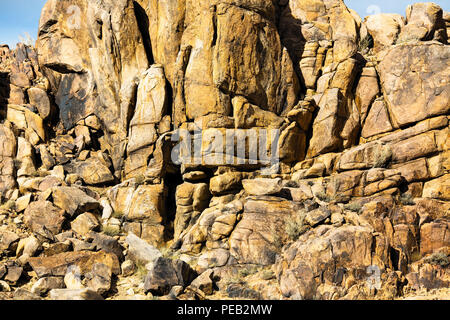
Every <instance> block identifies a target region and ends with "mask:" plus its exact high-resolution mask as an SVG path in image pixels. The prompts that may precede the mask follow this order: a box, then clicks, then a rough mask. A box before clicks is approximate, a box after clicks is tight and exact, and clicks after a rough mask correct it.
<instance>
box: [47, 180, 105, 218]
mask: <svg viewBox="0 0 450 320" xmlns="http://www.w3.org/2000/svg"><path fill="white" fill-rule="evenodd" d="M52 198H53V203H54V205H55V206H57V207H59V208H61V209H63V210H64V211H65V212H66V214H67V215H69V216H70V217H74V216H76V215H79V214H81V213H84V212H87V211H90V210H96V209H98V208H99V207H100V204H99V202H98V201H97V200H96V199H94V198H92V197H90V196H88V195H87V194H86V193H85V192H84V191H83V190H81V189H79V188H76V187H55V188H53V189H52Z"/></svg>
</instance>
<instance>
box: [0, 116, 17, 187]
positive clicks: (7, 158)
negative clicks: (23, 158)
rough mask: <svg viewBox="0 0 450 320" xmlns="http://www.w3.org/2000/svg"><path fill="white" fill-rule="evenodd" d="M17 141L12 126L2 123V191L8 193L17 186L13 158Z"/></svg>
mask: <svg viewBox="0 0 450 320" xmlns="http://www.w3.org/2000/svg"><path fill="white" fill-rule="evenodd" d="M16 150H17V142H16V137H15V136H14V133H13V131H12V130H11V127H10V126H8V125H6V124H2V125H0V193H2V194H4V195H7V194H8V193H10V191H11V190H12V189H14V187H15V186H16V181H15V179H14V174H15V168H14V160H13V158H14V157H15V155H16Z"/></svg>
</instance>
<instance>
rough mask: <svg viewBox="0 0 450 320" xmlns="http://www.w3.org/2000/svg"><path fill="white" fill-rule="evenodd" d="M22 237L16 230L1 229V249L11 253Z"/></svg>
mask: <svg viewBox="0 0 450 320" xmlns="http://www.w3.org/2000/svg"><path fill="white" fill-rule="evenodd" d="M19 240H20V238H19V236H18V235H17V234H15V233H14V232H11V231H8V230H3V229H0V250H1V251H2V252H4V253H11V252H13V251H15V248H17V244H18V242H19Z"/></svg>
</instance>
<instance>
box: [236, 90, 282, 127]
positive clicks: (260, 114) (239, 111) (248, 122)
mask: <svg viewBox="0 0 450 320" xmlns="http://www.w3.org/2000/svg"><path fill="white" fill-rule="evenodd" d="M232 104H233V112H234V114H233V118H234V120H235V127H236V128H240V129H250V128H254V127H263V128H270V127H273V128H278V127H280V126H281V124H282V123H283V122H284V119H283V118H281V117H279V116H277V115H276V114H275V113H273V112H270V111H265V110H262V109H260V108H259V107H258V106H255V105H252V104H251V103H249V102H248V101H247V100H246V99H245V98H244V97H242V96H238V97H235V98H233V100H232Z"/></svg>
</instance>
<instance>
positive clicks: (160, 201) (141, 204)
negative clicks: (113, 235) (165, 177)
mask: <svg viewBox="0 0 450 320" xmlns="http://www.w3.org/2000/svg"><path fill="white" fill-rule="evenodd" d="M165 192H166V190H165V188H164V186H163V185H148V186H140V187H138V188H137V189H136V191H135V192H134V193H133V198H132V200H131V205H130V209H129V211H128V213H127V215H126V217H127V218H128V219H130V220H139V221H146V222H149V223H151V224H161V223H162V222H163V221H165V207H164V199H165Z"/></svg>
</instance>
